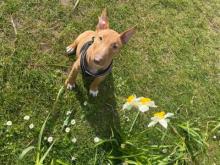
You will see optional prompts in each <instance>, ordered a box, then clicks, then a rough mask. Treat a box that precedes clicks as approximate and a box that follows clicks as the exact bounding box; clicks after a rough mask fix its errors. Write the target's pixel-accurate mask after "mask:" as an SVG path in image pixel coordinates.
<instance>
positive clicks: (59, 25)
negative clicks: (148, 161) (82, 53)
mask: <svg viewBox="0 0 220 165" xmlns="http://www.w3.org/2000/svg"><path fill="white" fill-rule="evenodd" d="M66 2H67V4H68V5H67V6H66V5H62V4H61V3H60V2H59V1H55V0H30V1H21V0H5V1H0V43H1V44H0V52H1V55H0V137H1V139H0V164H7V165H10V164H16V163H18V157H19V155H20V154H21V152H22V151H23V150H24V149H25V148H27V147H28V146H30V145H34V146H36V145H37V142H38V135H39V132H40V129H41V126H42V124H43V123H44V121H45V119H46V117H47V115H48V113H49V112H51V116H50V118H49V120H48V122H47V125H46V128H45V131H44V134H43V136H44V137H48V136H53V137H54V138H57V139H59V140H57V141H56V143H55V144H54V146H53V148H52V150H51V151H50V153H49V157H48V159H47V163H46V164H49V162H50V161H51V159H52V158H53V159H54V160H56V159H59V160H62V161H63V162H66V163H69V164H70V163H71V156H75V157H76V158H77V161H76V164H82V165H83V164H93V163H94V161H96V163H97V164H100V163H101V162H103V160H105V158H106V155H107V154H108V153H109V152H110V151H109V150H110V148H111V147H109V145H104V146H101V147H98V148H95V146H94V145H95V144H94V142H93V139H94V137H96V136H98V137H100V138H102V139H109V138H110V137H111V136H112V132H111V128H115V129H116V130H117V131H118V132H119V134H122V135H124V134H126V132H127V131H128V130H129V128H130V125H131V123H132V120H133V119H134V118H135V116H136V113H135V112H133V111H131V112H126V113H125V112H123V111H122V110H121V107H122V104H123V103H124V101H125V98H126V97H127V96H129V95H131V94H136V95H137V96H146V97H150V98H152V99H153V100H154V101H155V102H156V104H157V105H159V107H158V109H159V110H165V111H167V112H173V113H175V116H176V119H175V120H174V121H173V123H172V125H174V126H175V124H176V125H177V124H179V123H181V122H186V121H189V122H190V123H193V125H192V127H193V128H200V131H198V130H197V129H196V130H197V131H198V132H199V133H201V134H204V135H208V136H206V142H207V143H208V149H207V154H208V157H205V156H203V157H200V159H201V162H202V163H203V164H213V163H216V164H220V158H219V155H220V150H219V143H220V141H219V140H220V132H219V131H220V129H219V128H216V129H214V131H213V132H212V131H211V130H212V129H213V128H214V127H215V126H217V125H218V123H219V120H220V119H219V116H220V111H219V108H220V103H219V100H220V93H219V91H220V86H219V68H220V61H219V53H220V52H219V47H220V44H219V38H220V33H219V30H220V19H219V16H220V13H219V10H220V3H219V1H217V0H212V1H200V0H193V1H188V0H154V1H153V0H151V1H150V0H132V1H123V0H121V1H116V0H111V1H107V0H106V1H104V0H96V1H89V0H81V1H79V4H78V6H77V7H76V8H75V9H74V11H73V7H74V3H75V2H76V1H74V2H73V1H71V0H69V1H68V0H67V1H66ZM104 7H107V8H108V11H109V17H110V25H111V27H112V28H113V29H115V30H116V31H118V32H122V31H124V30H126V29H128V28H130V27H132V26H134V25H137V33H136V34H135V35H134V37H133V38H132V39H131V41H130V42H129V43H128V45H126V46H125V47H124V48H123V49H122V50H121V52H120V54H118V56H117V57H116V58H115V60H114V68H113V72H112V74H111V75H110V76H108V78H107V80H106V81H105V82H104V83H103V84H102V85H101V88H100V95H99V96H98V97H97V98H91V97H90V96H88V88H87V83H86V82H85V81H83V80H82V78H81V75H79V77H78V79H77V85H78V87H77V89H76V91H74V92H70V91H65V92H64V93H63V94H62V95H61V97H60V99H59V100H58V102H57V104H56V106H54V102H55V100H56V97H57V93H58V91H59V89H60V88H61V87H62V86H63V84H64V81H65V79H66V77H67V74H68V69H69V68H70V66H71V65H72V63H73V61H74V60H73V59H69V58H67V57H66V56H64V55H65V47H66V46H67V45H68V44H70V43H71V42H72V41H73V40H74V38H75V37H77V35H78V34H80V33H82V32H83V31H85V30H88V29H94V28H95V25H96V23H97V18H98V16H99V15H100V13H101V11H102V9H103V8H104ZM12 20H13V22H14V24H15V26H16V30H17V34H15V30H14V28H13V26H12ZM85 101H87V102H88V104H87V106H84V105H83V104H84V102H85ZM53 106H54V108H53ZM67 111H72V113H71V118H74V119H75V120H76V125H74V126H71V131H70V133H68V134H67V133H65V131H63V130H61V127H62V125H63V122H64V120H65V119H66V112H67ZM25 115H30V116H31V119H30V120H29V121H24V120H23V117H24V116H25ZM125 116H128V117H129V118H130V121H129V122H127V121H126V118H125ZM150 116H151V113H150V114H146V115H141V117H140V120H138V122H137V123H136V125H135V126H134V128H133V132H132V133H133V135H132V136H133V137H136V135H137V134H139V133H140V132H141V131H143V130H145V129H146V127H147V124H148V123H149V117H150ZM8 120H11V121H12V122H13V125H12V126H11V127H7V126H6V125H5V123H6V122H7V121H8ZM30 123H34V125H35V127H34V128H33V129H32V130H30V129H29V128H28V125H29V124H30ZM193 128H192V129H193ZM179 129H180V128H179ZM182 129H183V128H182ZM182 129H180V130H179V131H180V132H181V130H182ZM185 131H186V130H185ZM153 132H154V131H153ZM183 132H184V131H183ZM186 132H187V131H186ZM189 132H190V131H189ZM189 132H188V133H189ZM188 133H186V134H187V136H188ZM183 134H184V133H183ZM189 134H190V133H189ZM158 135H159V133H158V132H157V131H156V130H155V135H154V134H150V135H144V136H143V137H142V141H139V142H137V141H136V142H135V138H133V139H132V138H131V140H133V141H132V144H133V143H136V144H137V145H138V146H143V145H146V144H155V145H157V144H158V138H157V137H156V136H158ZM214 135H216V136H217V139H216V140H213V139H212V136H214ZM72 137H76V138H77V142H76V143H75V144H73V143H72V142H71V139H72ZM159 139H160V137H159ZM177 139H178V136H177V135H175V134H174V133H172V134H170V135H169V138H167V140H166V141H164V142H163V143H165V144H166V145H167V144H170V143H172V142H173V141H178V140H177ZM191 140H192V139H191ZM189 141H190V140H189ZM165 144H164V145H165ZM49 146H50V144H48V143H47V141H45V140H44V141H42V147H43V149H44V151H46V149H47V148H48V147H49ZM114 151H117V149H116V150H114ZM120 154H122V153H117V152H116V153H113V155H114V156H115V157H116V156H117V155H118V156H120ZM157 154H158V153H157ZM95 159H96V160H95ZM34 161H35V154H34V152H30V153H28V154H27V155H26V157H25V159H24V160H23V162H22V163H21V164H33V163H34Z"/></svg>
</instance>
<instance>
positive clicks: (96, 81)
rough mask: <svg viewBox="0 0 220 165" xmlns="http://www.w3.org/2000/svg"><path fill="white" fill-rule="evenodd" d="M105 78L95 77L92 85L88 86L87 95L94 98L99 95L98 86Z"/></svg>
mask: <svg viewBox="0 0 220 165" xmlns="http://www.w3.org/2000/svg"><path fill="white" fill-rule="evenodd" d="M105 77H106V76H101V77H97V78H95V79H94V80H93V82H92V84H91V85H90V89H89V93H90V94H91V95H92V96H93V97H96V96H97V95H98V93H99V90H98V86H99V84H100V83H101V82H102V81H103V80H104V79H105Z"/></svg>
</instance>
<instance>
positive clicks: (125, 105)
mask: <svg viewBox="0 0 220 165" xmlns="http://www.w3.org/2000/svg"><path fill="white" fill-rule="evenodd" d="M131 108H132V105H131V104H129V103H125V104H124V105H123V108H122V109H123V110H125V109H127V110H131Z"/></svg>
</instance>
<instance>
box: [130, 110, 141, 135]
mask: <svg viewBox="0 0 220 165" xmlns="http://www.w3.org/2000/svg"><path fill="white" fill-rule="evenodd" d="M139 114H140V111H138V113H137V115H136V117H135V118H134V121H133V123H132V125H131V128H130V130H129V133H131V131H132V129H133V127H134V124H135V123H136V121H137V118H138V116H139Z"/></svg>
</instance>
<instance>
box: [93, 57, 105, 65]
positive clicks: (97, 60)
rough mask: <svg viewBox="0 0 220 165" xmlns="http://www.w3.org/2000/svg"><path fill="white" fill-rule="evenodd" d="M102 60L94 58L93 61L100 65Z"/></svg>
mask: <svg viewBox="0 0 220 165" xmlns="http://www.w3.org/2000/svg"><path fill="white" fill-rule="evenodd" d="M102 61H103V60H102V59H101V58H95V59H94V63H95V64H97V65H100V64H101V63H102Z"/></svg>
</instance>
